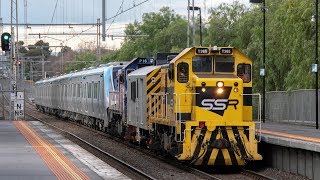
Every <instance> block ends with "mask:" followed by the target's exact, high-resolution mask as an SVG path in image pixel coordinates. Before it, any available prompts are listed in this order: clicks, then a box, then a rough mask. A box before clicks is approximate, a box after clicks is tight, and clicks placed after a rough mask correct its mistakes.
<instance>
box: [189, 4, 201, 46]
mask: <svg viewBox="0 0 320 180" xmlns="http://www.w3.org/2000/svg"><path fill="white" fill-rule="evenodd" d="M189 10H195V11H199V15H200V25H199V26H200V46H202V20H201V19H202V18H201V8H200V7H197V6H193V7H192V6H189Z"/></svg>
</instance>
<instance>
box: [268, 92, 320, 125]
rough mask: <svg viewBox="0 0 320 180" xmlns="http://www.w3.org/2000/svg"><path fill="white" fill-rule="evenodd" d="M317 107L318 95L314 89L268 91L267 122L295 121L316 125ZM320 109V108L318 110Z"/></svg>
mask: <svg viewBox="0 0 320 180" xmlns="http://www.w3.org/2000/svg"><path fill="white" fill-rule="evenodd" d="M319 99H320V98H319ZM319 99H318V102H319ZM315 107H316V96H315V90H314V89H313V90H312V89H307V90H296V91H291V92H285V91H272V92H267V93H266V121H267V122H281V123H295V124H303V125H312V126H315V124H316V109H315ZM319 110H320V108H319V109H318V112H319Z"/></svg>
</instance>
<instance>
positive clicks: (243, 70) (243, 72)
mask: <svg viewBox="0 0 320 180" xmlns="http://www.w3.org/2000/svg"><path fill="white" fill-rule="evenodd" d="M237 76H238V77H240V78H241V79H242V80H243V82H244V83H248V82H250V81H251V65H250V64H239V65H238V67H237Z"/></svg>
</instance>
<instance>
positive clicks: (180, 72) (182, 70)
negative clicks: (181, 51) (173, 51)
mask: <svg viewBox="0 0 320 180" xmlns="http://www.w3.org/2000/svg"><path fill="white" fill-rule="evenodd" d="M188 75H189V65H188V63H185V62H181V63H179V64H178V66H177V80H178V82H179V83H186V82H188V80H189V76H188Z"/></svg>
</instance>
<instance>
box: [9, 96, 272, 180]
mask: <svg viewBox="0 0 320 180" xmlns="http://www.w3.org/2000/svg"><path fill="white" fill-rule="evenodd" d="M25 108H27V109H28V111H32V112H34V113H32V114H31V113H26V115H27V116H29V117H32V118H33V119H35V120H37V121H40V122H42V123H44V124H46V125H48V126H50V127H52V128H54V129H57V130H58V131H60V132H63V133H64V134H67V135H68V136H70V137H73V138H74V139H77V140H78V141H80V142H81V143H83V144H86V145H87V146H89V147H90V148H92V149H94V150H95V151H98V152H99V153H101V154H103V155H105V156H107V157H109V158H111V159H113V160H114V161H115V162H117V163H119V164H120V166H122V167H123V168H127V169H130V171H131V173H132V174H136V175H135V176H136V177H139V178H141V179H157V178H155V177H153V176H151V175H149V174H147V173H145V172H143V171H141V170H140V169H137V168H135V167H134V166H132V165H130V164H128V163H127V162H125V161H123V160H121V159H119V158H117V157H115V156H113V155H112V154H110V153H108V152H106V151H104V150H102V149H100V148H99V147H97V146H95V145H93V144H92V143H90V142H88V141H86V140H84V139H82V138H80V137H79V136H77V135H75V134H73V133H71V132H68V131H65V130H63V129H61V128H59V127H57V126H55V125H53V124H50V123H48V122H47V121H45V120H42V119H40V118H38V117H37V116H35V115H34V114H37V113H40V112H39V111H37V110H35V108H34V105H33V104H32V103H30V102H28V101H26V107H25ZM6 110H7V108H6ZM53 118H55V119H58V118H56V117H53ZM59 121H63V120H59ZM63 122H65V121H63ZM68 123H71V124H74V125H77V126H80V127H82V128H86V129H87V130H90V131H92V132H94V133H99V134H100V135H103V136H105V137H106V138H110V137H111V138H112V139H113V140H115V137H112V136H110V135H108V134H105V133H103V132H101V131H97V130H95V129H92V128H89V127H87V126H84V125H81V124H78V123H75V122H71V121H68ZM117 141H119V142H121V143H123V141H120V140H117ZM126 145H128V144H127V143H126ZM130 145H131V146H133V145H132V144H130ZM135 148H137V146H135ZM140 151H143V153H148V155H150V156H153V157H155V158H158V159H161V160H162V161H166V162H167V163H170V164H173V165H174V166H177V167H179V168H181V169H183V170H185V171H188V172H192V173H193V174H195V175H196V176H198V177H201V178H203V179H215V180H223V179H229V178H230V175H229V176H225V175H222V174H217V175H213V174H210V173H206V172H204V171H202V170H199V169H196V168H193V167H190V166H188V165H186V164H182V163H180V162H172V161H170V160H168V159H165V158H161V156H160V157H159V156H157V155H155V154H153V153H150V151H147V150H146V149H143V148H140ZM231 177H232V179H233V178H235V179H242V178H246V179H256V180H274V178H271V177H267V176H265V175H262V174H259V173H257V172H254V171H251V170H246V169H242V170H241V172H240V173H236V174H232V175H231Z"/></svg>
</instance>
